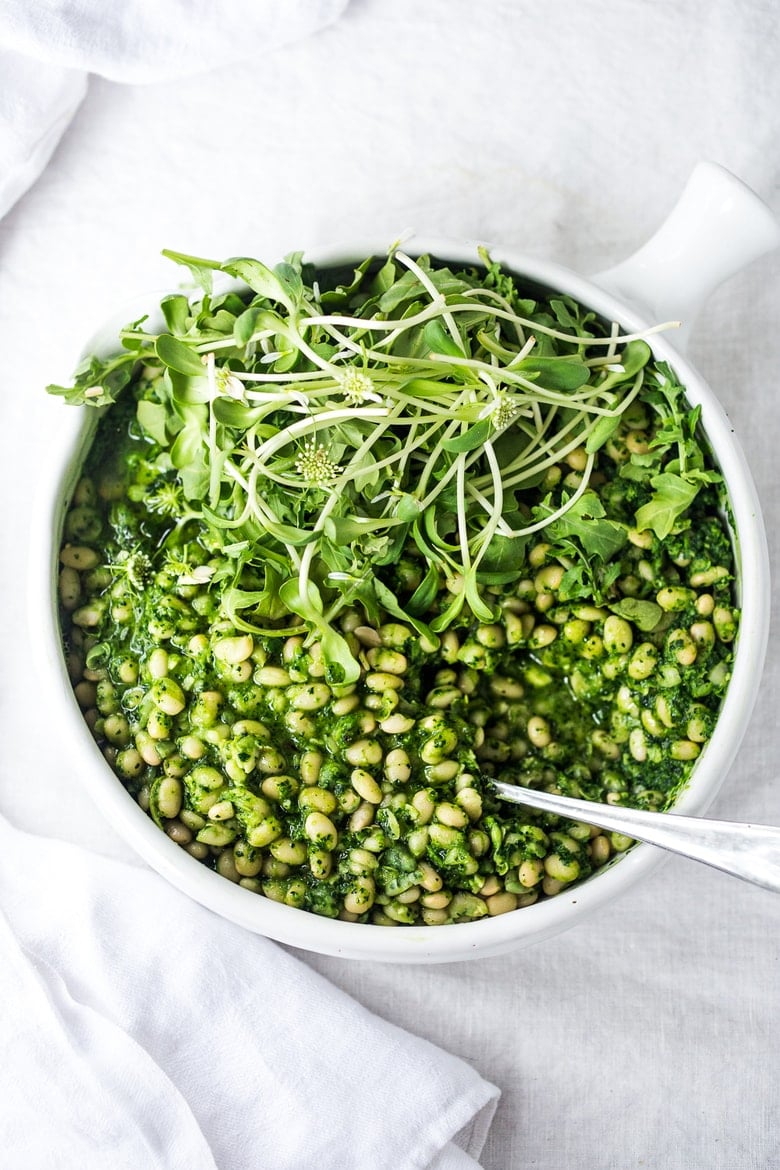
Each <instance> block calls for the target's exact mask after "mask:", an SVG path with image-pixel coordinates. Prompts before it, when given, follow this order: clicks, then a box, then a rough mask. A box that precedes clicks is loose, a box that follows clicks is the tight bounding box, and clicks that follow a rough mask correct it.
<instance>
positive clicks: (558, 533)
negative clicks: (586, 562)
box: [547, 488, 628, 561]
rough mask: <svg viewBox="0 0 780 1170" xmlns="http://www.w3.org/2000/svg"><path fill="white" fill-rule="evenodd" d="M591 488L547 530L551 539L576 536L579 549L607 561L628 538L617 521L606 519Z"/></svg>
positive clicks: (602, 508) (599, 501)
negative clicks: (580, 547)
mask: <svg viewBox="0 0 780 1170" xmlns="http://www.w3.org/2000/svg"><path fill="white" fill-rule="evenodd" d="M605 516H606V512H605V510H604V505H603V504H602V502H601V500H600V499H599V497H598V496H597V495H596V493H595V491H593V490H592V489H590V488H589V489H588V490H587V491H585V492H583V493H582V495H581V496H580V497H579V499H578V500H577V501H576V502H575V503H574V504H572V506H571V507H570V508H569V509H568V510H567V511H566V512H565V513H564V515H563V516H561V517H560V519H558V520H553V521H552V522H551V523H550V525H549V527H548V529H547V531H548V533H549V536H550V537H551V538H552V539H553V540H560V539H561V538H564V537H576V539H577V540H578V542H579V543H580V545H581V546H582V548H583V550H584V551H585V552H586V553H587V554H588V555H589V556H592V557H595V558H596V559H597V560H600V561H609V560H611V559H612V557H613V556H615V554H616V553H618V552H620V550H621V549H622V548H623V546H624V545H625V543H626V541H627V540H628V529H627V527H626V525H625V524H621V523H619V522H618V521H617V520H607V519H605V518H604V517H605Z"/></svg>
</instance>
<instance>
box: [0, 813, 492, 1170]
mask: <svg viewBox="0 0 780 1170" xmlns="http://www.w3.org/2000/svg"><path fill="white" fill-rule="evenodd" d="M0 1036H2V1048H3V1051H2V1059H0V1102H2V1108H1V1109H0V1147H1V1148H2V1157H1V1158H0V1162H1V1163H2V1166H3V1170H71V1167H73V1168H74V1170H75V1167H78V1168H79V1170H93V1168H94V1170H105V1167H107V1166H110V1167H111V1170H217V1168H218V1170H250V1167H251V1168H252V1170H265V1168H267V1170H309V1168H311V1170H315V1168H316V1170H331V1168H332V1170H352V1168H354V1170H407V1168H408V1170H413V1168H414V1170H421V1168H423V1167H428V1168H430V1170H468V1168H469V1167H470V1168H471V1170H474V1168H475V1167H476V1166H477V1165H478V1162H477V1159H478V1158H479V1155H480V1151H481V1149H482V1146H483V1144H484V1141H485V1137H486V1134H487V1130H488V1127H489V1125H490V1121H491V1119H492V1116H493V1113H494V1110H495V1107H496V1103H497V1098H498V1090H497V1089H496V1088H495V1087H494V1086H493V1085H491V1084H489V1083H488V1082H487V1081H485V1080H483V1079H482V1077H481V1076H480V1075H479V1074H478V1073H477V1072H476V1071H475V1070H474V1069H472V1068H471V1067H470V1066H469V1065H468V1064H466V1063H465V1062H464V1061H462V1060H460V1059H458V1058H456V1057H453V1056H451V1055H448V1054H447V1053H445V1052H443V1051H442V1050H440V1049H438V1048H436V1047H435V1046H434V1045H432V1044H430V1043H428V1042H427V1041H425V1040H422V1039H420V1038H418V1037H415V1036H412V1035H410V1034H408V1033H406V1032H404V1031H402V1030H401V1029H399V1028H397V1027H395V1026H394V1025H392V1024H389V1023H387V1022H386V1021H384V1020H382V1019H380V1018H379V1017H377V1016H375V1015H373V1014H372V1013H370V1012H369V1011H367V1010H366V1009H365V1008H363V1007H361V1006H360V1005H358V1004H357V1003H356V1002H355V1001H354V1000H352V999H350V998H349V997H348V996H346V995H345V994H344V993H343V992H341V991H339V990H338V989H337V988H335V987H333V986H332V985H331V984H329V983H328V982H327V981H326V980H325V979H323V978H322V977H321V976H320V975H318V974H317V973H316V972H313V971H312V970H311V969H310V968H308V967H307V966H306V965H305V964H304V963H303V962H301V961H300V960H299V959H297V958H296V957H294V956H292V955H290V954H288V953H287V952H286V951H285V950H283V949H282V948H281V947H279V946H277V945H276V944H274V943H272V942H269V941H268V940H266V939H263V938H259V937H257V936H255V935H252V934H249V933H247V932H245V931H243V930H241V929H240V928H238V927H235V926H233V925H232V924H230V923H228V922H226V921H224V920H222V919H220V918H219V917H217V916H216V915H214V914H212V913H211V912H210V911H208V910H205V909H203V908H202V907H200V906H198V905H196V904H195V903H193V902H191V901H190V900H189V899H188V898H187V897H185V895H183V894H181V893H179V892H178V891H177V890H175V889H173V888H172V887H171V886H169V885H167V883H165V882H164V881H163V879H162V878H160V877H158V876H157V874H154V873H152V872H151V871H150V870H148V869H146V868H145V867H144V866H141V865H133V864H127V863H125V862H119V861H115V860H113V859H110V858H106V857H101V856H99V855H97V854H95V853H91V852H89V851H87V850H84V849H81V848H79V847H77V846H74V845H71V844H68V843H65V842H62V841H55V840H50V839H44V838H40V837H35V836H30V835H29V834H26V833H22V832H21V831H19V830H17V829H15V828H13V827H11V825H9V823H8V822H7V821H6V820H4V819H3V818H0Z"/></svg>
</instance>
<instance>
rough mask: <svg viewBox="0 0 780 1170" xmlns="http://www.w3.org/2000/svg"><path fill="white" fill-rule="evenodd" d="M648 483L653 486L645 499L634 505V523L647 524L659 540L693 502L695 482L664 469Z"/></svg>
mask: <svg viewBox="0 0 780 1170" xmlns="http://www.w3.org/2000/svg"><path fill="white" fill-rule="evenodd" d="M650 484H651V486H652V487H653V488H654V489H655V490H654V492H653V495H652V496H651V498H650V499H649V500H648V502H647V503H646V504H643V505H642V507H641V508H639V509H637V513H636V526H637V528H640V529H643V528H650V529H651V530H652V531H653V532H654V533H655V535H656V536H657V537H658V539H659V540H665V539H666V537H667V536H669V534H670V533H671V532H672V531H673V530H674V527H675V525H676V524H677V521H678V520H679V519H680V517H681V516H682V515H683V513H684V512H685V511H686V509H687V508H689V507H690V505H691V504H692V503H693V501H694V499H695V498H696V494H697V492H698V491H699V485H698V484H697V483H693V482H691V481H690V480H688V479H683V478H682V477H681V476H679V475H674V474H672V473H671V472H668V471H664V472H661V474H660V475H654V476H653V477H652V478H651V480H650Z"/></svg>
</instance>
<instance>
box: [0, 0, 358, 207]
mask: <svg viewBox="0 0 780 1170" xmlns="http://www.w3.org/2000/svg"><path fill="white" fill-rule="evenodd" d="M347 3H348V0H229V2H228V3H226V4H215V3H213V2H212V0H165V2H164V3H160V2H159V0H122V3H121V4H105V2H104V0H70V3H67V4H63V3H62V2H61V0H36V2H35V3H33V4H31V3H30V2H29V0H3V3H2V5H0V216H2V215H4V214H5V213H6V211H7V210H8V209H9V208H10V207H11V206H12V205H13V203H14V202H15V201H16V200H17V199H18V198H19V196H20V195H21V194H22V193H23V192H24V191H25V190H26V189H27V188H28V187H29V186H30V185H31V184H32V183H33V182H34V181H35V179H36V178H37V177H38V175H39V174H40V173H41V171H42V170H43V168H44V167H45V165H46V163H47V162H48V160H49V157H50V156H51V153H52V151H53V150H54V147H55V146H56V145H57V142H58V141H59V139H60V136H61V135H62V133H63V132H64V130H65V129H66V127H67V125H68V123H69V122H70V120H71V118H72V116H73V114H74V113H75V111H76V109H77V107H78V105H79V103H80V101H81V99H82V98H83V96H84V94H85V93H86V80H87V75H88V74H89V73H97V74H100V75H101V76H103V77H107V78H109V79H111V80H114V81H125V82H132V83H136V84H137V83H147V82H161V81H171V80H174V79H176V78H178V77H185V76H188V75H191V74H195V73H200V72H203V71H205V70H210V69H216V68H218V67H220V66H223V65H229V64H231V63H233V62H236V61H246V60H250V59H252V58H254V57H256V56H260V55H262V53H263V52H266V51H268V50H269V49H274V48H278V47H279V46H281V45H284V44H288V43H290V42H291V41H294V40H297V39H299V38H300V37H303V36H305V35H307V34H309V33H312V32H314V31H315V30H317V29H319V28H322V27H323V26H324V25H326V24H328V23H330V22H331V21H333V20H335V19H336V18H337V17H338V16H339V15H340V14H341V12H342V11H343V10H344V8H345V7H346V5H347Z"/></svg>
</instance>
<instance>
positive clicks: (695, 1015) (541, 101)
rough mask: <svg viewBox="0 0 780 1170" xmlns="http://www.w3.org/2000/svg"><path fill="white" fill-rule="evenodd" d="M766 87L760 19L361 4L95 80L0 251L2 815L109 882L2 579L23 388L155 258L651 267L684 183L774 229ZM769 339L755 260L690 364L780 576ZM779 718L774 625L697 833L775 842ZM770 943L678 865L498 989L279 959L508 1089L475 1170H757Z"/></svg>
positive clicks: (39, 394)
mask: <svg viewBox="0 0 780 1170" xmlns="http://www.w3.org/2000/svg"><path fill="white" fill-rule="evenodd" d="M779 56H780V18H779V17H778V14H777V10H776V9H775V7H774V6H773V5H771V4H767V3H762V2H760V0H742V2H740V0H714V2H713V0H688V2H687V3H684V4H668V3H663V4H655V5H651V4H645V5H641V4H635V3H631V4H628V3H619V2H617V0H601V2H600V3H592V4H580V3H578V2H577V0H548V3H546V4H544V5H538V4H531V3H528V2H526V0H520V2H516V0H515V2H513V0H491V2H489V3H487V4H482V5H474V4H472V3H469V2H468V0H428V3H427V4H419V3H415V2H414V0H395V2H394V3H382V2H381V0H352V3H351V4H350V6H349V7H348V8H347V10H346V12H345V14H344V16H343V17H342V18H341V20H340V21H339V22H338V23H337V24H335V25H334V26H332V27H331V28H328V29H326V30H325V31H323V32H321V33H319V34H317V35H316V36H315V37H313V38H312V39H310V40H307V41H304V42H302V43H299V44H296V45H292V46H288V47H286V48H284V49H280V50H278V51H277V52H275V53H273V54H271V55H269V56H264V57H263V58H262V59H261V60H260V61H259V62H257V63H248V64H243V65H236V66H234V67H230V68H220V69H218V70H215V71H213V72H211V73H208V74H205V75H202V76H198V77H194V78H191V79H188V80H184V81H179V82H175V83H169V84H164V85H152V86H148V87H133V86H121V85H117V84H114V83H110V82H107V81H103V80H100V79H96V78H93V79H92V80H91V81H90V85H89V91H88V94H87V97H86V100H85V102H84V104H83V106H82V107H81V109H80V111H79V113H78V114H77V116H76V118H75V121H74V122H73V124H72V126H71V128H70V129H69V130H68V131H67V133H66V135H65V137H64V139H63V141H62V143H61V145H60V147H59V148H58V150H57V151H56V153H55V155H54V157H53V159H52V161H51V163H50V165H49V167H48V169H47V170H46V172H45V173H44V175H43V177H42V178H41V179H40V180H39V181H38V183H37V184H36V185H35V186H34V187H33V188H32V190H30V191H29V192H28V193H27V194H26V195H25V196H24V197H23V198H22V199H21V201H20V202H19V203H18V204H17V206H16V208H15V209H14V210H13V211H12V212H11V213H10V214H9V215H8V216H7V217H6V218H5V219H4V220H3V221H0V261H1V264H2V268H1V270H0V328H1V329H2V333H1V336H2V351H1V352H2V366H3V377H2V383H3V384H2V397H1V398H0V419H1V420H2V426H1V427H0V443H2V448H1V450H0V476H1V477H2V496H1V497H0V498H2V517H3V541H2V550H3V551H2V568H3V572H2V574H1V575H0V588H1V589H2V604H0V622H2V646H3V670H2V674H1V675H0V720H2V734H1V735H0V744H1V745H2V747H1V748H0V810H1V811H2V812H3V813H5V815H6V816H7V817H8V818H9V819H10V820H12V821H13V822H15V823H17V824H19V825H21V826H23V827H25V828H29V829H33V830H36V831H40V832H46V833H50V834H52V835H57V836H61V837H64V838H67V839H72V840H75V841H80V842H84V843H88V844H92V845H93V846H96V847H98V848H99V849H101V850H102V851H104V852H106V853H109V854H112V855H116V856H118V857H123V856H127V855H128V854H127V847H126V846H125V845H124V844H123V843H122V842H121V841H120V840H119V839H118V838H117V837H116V835H115V834H114V833H113V832H112V831H111V830H110V829H108V828H107V827H106V825H105V824H103V823H102V822H101V820H100V818H99V817H98V815H97V813H96V812H95V810H94V809H93V808H92V807H91V805H90V803H89V801H88V800H87V798H86V797H85V795H84V794H83V793H82V792H81V790H80V789H79V787H78V786H76V785H74V784H73V783H72V780H69V781H68V782H67V784H65V783H64V782H63V768H62V760H63V757H65V758H67V745H66V744H62V743H58V742H51V741H50V740H49V739H47V736H46V715H45V712H43V711H41V709H40V708H39V706H38V704H37V703H36V685H37V684H36V680H35V671H34V663H33V661H32V660H31V651H30V649H29V640H28V636H27V632H26V624H25V623H26V618H25V612H24V563H25V548H26V545H27V542H28V540H29V539H30V531H29V507H28V502H29V498H30V491H31V487H32V484H31V475H34V469H35V466H36V462H37V461H38V460H40V459H45V458H46V452H47V450H49V449H50V448H51V446H52V444H55V443H56V442H57V429H58V422H59V421H60V420H61V412H62V410H63V409H65V408H64V407H63V406H62V404H61V403H60V402H54V401H50V400H49V399H47V397H46V395H45V394H44V393H43V386H44V385H45V384H46V383H47V382H48V381H52V380H57V379H58V378H61V377H63V376H66V375H67V373H68V371H69V369H70V366H71V364H72V359H73V357H74V356H75V355H76V353H77V352H78V350H79V348H80V345H81V342H82V340H83V338H84V336H85V333H88V332H89V331H90V330H91V328H92V326H93V325H94V324H95V323H96V322H99V321H100V319H101V318H102V316H104V315H105V313H106V311H107V310H108V309H110V308H113V307H115V306H116V305H121V303H122V301H123V300H127V299H130V298H131V297H132V296H133V295H134V294H135V293H137V292H141V291H144V290H146V289H149V288H157V287H161V286H164V285H166V284H167V283H169V282H170V280H171V276H172V270H171V268H170V266H169V265H168V264H167V262H166V261H164V260H163V259H162V258H161V257H160V250H161V249H162V248H163V247H171V248H174V249H179V250H183V251H188V252H193V253H195V254H200V255H204V256H228V255H235V254H237V253H243V254H247V253H249V254H255V255H259V256H261V257H264V258H266V259H271V260H275V259H276V258H279V257H281V256H282V255H283V254H284V253H285V252H287V251H290V250H294V249H298V248H303V247H307V246H310V245H313V244H316V243H321V242H323V241H330V240H344V239H348V238H350V237H361V236H365V237H371V238H375V237H377V236H378V237H380V238H382V239H385V240H387V241H390V240H392V239H394V238H396V237H397V236H398V235H399V234H400V233H401V232H402V231H404V229H406V228H409V227H413V228H415V229H416V230H417V231H419V232H426V233H431V234H436V235H444V234H447V235H455V236H457V235H463V236H468V237H472V238H473V237H478V238H482V239H486V240H502V241H505V242H506V243H507V244H511V245H513V246H515V247H516V248H517V249H518V250H521V251H524V252H527V253H529V254H532V255H535V256H545V257H549V258H553V259H555V260H558V261H560V262H563V263H565V264H568V265H570V266H571V267H574V268H578V269H580V270H581V271H584V272H591V271H597V270H598V269H600V268H602V267H606V266H607V265H609V264H611V263H614V262H615V261H616V260H618V259H619V258H621V257H622V256H624V255H625V254H627V253H628V252H629V251H631V250H632V249H633V248H634V247H636V246H637V245H638V244H640V243H641V242H642V241H643V239H644V238H645V237H646V236H647V235H648V234H649V233H650V232H651V231H652V230H653V229H654V228H655V226H656V225H657V224H658V223H659V222H660V220H661V219H662V217H663V215H664V214H665V212H666V211H667V210H668V208H669V207H670V206H671V204H672V203H673V202H674V200H675V198H676V195H677V193H678V191H679V189H680V188H681V187H682V185H683V183H684V181H685V179H686V178H687V175H688V173H689V172H690V170H691V168H692V167H693V165H694V164H695V163H696V161H698V160H699V159H700V158H703V157H704V158H711V159H714V160H717V161H719V162H721V163H723V164H724V165H726V166H728V167H729V168H731V169H732V170H734V171H736V173H738V174H739V175H741V176H742V177H743V178H744V179H745V180H746V181H748V182H749V183H750V184H751V185H752V186H754V187H755V188H756V189H757V190H758V191H759V192H760V193H761V194H762V195H763V196H764V197H765V198H766V199H767V200H768V202H769V203H770V204H771V205H773V206H774V208H775V210H776V211H778V212H780V140H779V138H778V131H779V130H780V71H778V69H777V64H776V63H777V60H778V57H779ZM174 279H176V277H175V275H174ZM779 310H780V255H774V256H772V257H768V258H765V259H763V260H760V261H758V262H757V263H755V264H754V265H753V266H751V267H750V269H748V270H747V271H745V272H743V273H741V274H740V275H738V276H737V277H736V278H734V279H733V280H731V281H730V282H729V283H728V284H727V285H725V286H723V287H722V288H721V289H720V290H719V291H718V292H717V293H716V294H715V295H714V296H713V297H712V299H711V300H710V302H709V303H708V305H707V306H706V309H705V310H704V312H703V314H702V317H701V319H700V321H699V323H698V325H697V328H696V330H695V333H694V335H693V341H692V345H691V355H692V357H693V360H694V362H695V363H696V364H697V365H698V366H699V367H700V368H701V370H702V371H703V373H704V374H705V376H706V377H707V378H708V379H709V381H710V383H711V384H712V386H713V387H714V389H715V390H716V392H717V393H718V395H719V396H720V398H721V400H722V402H723V403H724V405H725V407H726V409H727V410H728V411H729V413H730V415H731V418H732V420H733V423H734V426H735V429H736V431H737V433H738V434H739V436H740V437H741V440H742V442H743V444H744V446H745V447H746V449H747V451H748V453H749V456H750V460H751V464H752V468H753V472H754V475H755V478H756V481H757V485H758V489H759V492H760V495H761V498H762V500H763V504H764V508H765V511H766V515H767V519H768V528H769V540H770V546H771V555H772V560H773V565H774V568H775V575H776V576H778V577H780V574H779V573H778V570H779V569H780V564H779V563H778V562H779V561H780V542H779V541H778V537H777V526H776V524H775V517H776V515H777V511H778V507H780V460H778V457H777V451H778V442H779V441H780V425H779V424H778V419H777V405H776V404H777V393H778V391H777V386H778V379H777V370H778V368H779V367H780V330H779V329H778V311H779ZM777 600H778V599H777V591H775V602H776V603H777ZM775 609H776V611H777V612H780V607H778V606H777V604H776V605H775ZM779 691H780V631H779V630H778V628H777V625H776V624H774V625H773V627H772V629H771V631H770V650H769V658H768V663H767V667H766V672H765V677H764V683H763V687H762V691H761V696H760V700H759V703H758V707H757V710H756V712H755V716H754V718H753V721H752V724H751V727H750V730H749V731H748V734H747V737H746V740H745V744H744V747H743V749H742V751H741V753H740V755H739V758H738V760H737V762H736V764H735V766H734V767H733V769H732V772H731V775H730V777H729V779H728V781H727V783H726V785H725V786H724V788H723V790H722V792H721V795H720V796H719V798H718V800H717V802H716V805H715V806H714V809H713V812H714V814H715V815H718V816H722V817H725V818H728V819H742V820H753V821H765V822H769V823H780V786H778V783H777V779H776V777H777V773H778V761H780V726H779V724H780V720H778V717H777V711H778V705H779V702H780V694H779V693H778V692H779ZM28 864H29V865H30V866H35V864H36V858H35V857H34V856H30V857H29V859H28ZM779 938H780V899H776V898H774V897H773V896H772V895H770V894H767V893H765V892H763V891H760V890H757V889H755V888H752V887H749V886H747V885H743V884H741V883H739V882H737V881H735V880H733V879H729V878H727V877H725V876H722V875H720V874H717V873H715V872H713V871H709V870H705V869H704V868H702V867H697V866H696V865H694V864H693V863H690V862H686V861H684V860H680V859H672V860H669V861H667V862H666V863H665V864H664V865H663V866H662V867H661V868H660V869H659V870H657V871H655V872H654V873H653V874H652V875H651V877H650V878H649V880H648V881H647V882H646V883H645V884H643V885H641V886H640V887H638V888H634V889H633V890H632V891H630V892H629V893H628V894H627V895H626V896H625V897H624V898H623V899H622V900H621V901H620V902H619V903H617V904H616V905H614V906H610V907H608V908H606V909H604V910H602V911H600V912H599V913H598V914H597V915H596V916H595V917H593V918H591V919H590V920H589V921H587V922H584V923H583V924H581V925H580V926H578V927H577V928H576V929H574V930H571V931H569V932H568V933H566V934H564V935H562V936H560V937H559V938H557V939H554V940H552V941H548V942H545V943H542V944H540V945H537V946H536V947H533V948H530V949H527V950H524V951H520V952H518V953H516V954H514V955H511V956H508V957H505V958H500V959H492V960H485V961H477V962H472V963H464V964H459V965H447V966H440V967H427V968H426V967H421V968H400V967H399V968H395V967H392V966H385V965H379V964H370V963H367V964H354V963H350V962H346V961H343V960H338V959H330V958H323V957H312V956H301V957H302V958H304V959H305V961H306V962H309V963H311V965H312V966H313V967H315V968H316V969H317V970H318V971H320V972H322V973H323V974H325V975H326V976H327V977H328V978H329V979H331V980H332V981H333V982H334V983H336V984H337V985H338V986H340V987H341V988H343V989H344V990H346V991H347V992H349V993H350V994H352V995H353V996H354V997H356V998H357V999H358V1000H359V1001H360V1002H362V1003H364V1004H365V1005H366V1006H368V1007H370V1008H371V1009H373V1010H375V1011H376V1012H378V1013H379V1014H380V1015H383V1016H385V1017H386V1018H387V1019H389V1020H391V1021H392V1022H394V1023H397V1024H399V1025H401V1026H403V1027H406V1028H408V1029H410V1030H411V1031H415V1032H417V1033H418V1034H420V1035H423V1036H425V1037H427V1038H429V1039H431V1040H433V1041H435V1042H436V1043H438V1044H439V1045H441V1046H442V1047H445V1048H447V1049H449V1050H450V1051H451V1052H453V1053H456V1054H457V1055H460V1056H462V1057H464V1058H465V1059H466V1060H468V1061H469V1062H471V1063H473V1065H474V1066H475V1067H476V1068H477V1069H478V1070H479V1071H480V1072H481V1073H482V1074H483V1075H484V1076H485V1077H486V1078H487V1079H489V1080H491V1081H493V1082H494V1083H496V1084H497V1085H499V1086H500V1087H501V1089H502V1091H503V1096H502V1099H501V1103H500V1106H499V1110H498V1113H497V1115H496V1118H495V1120H494V1122H493V1126H492V1129H491V1132H490V1135H489V1137H488V1141H487V1145H486V1147H485V1152H484V1154H483V1165H484V1166H485V1167H486V1170H524V1168H526V1167H529V1168H530V1167H533V1168H534V1170H564V1168H565V1170H629V1168H633V1167H645V1168H651V1170H768V1168H772V1167H780V1137H779V1136H778V1132H779V1131H778V1118H777V1083H778V1074H780V1060H779V1059H778V1046H777V1034H778V1001H779V999H780V993H779V992H778V975H779V974H780V971H779V967H778V952H779V950H780V946H779V943H778V939H779ZM1 1108H2V1106H1V1104H0V1109H1ZM1 1161H2V1158H1V1157H0V1162H1ZM302 1170H305V1168H302ZM366 1170H371V1168H370V1167H367V1168H366Z"/></svg>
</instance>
